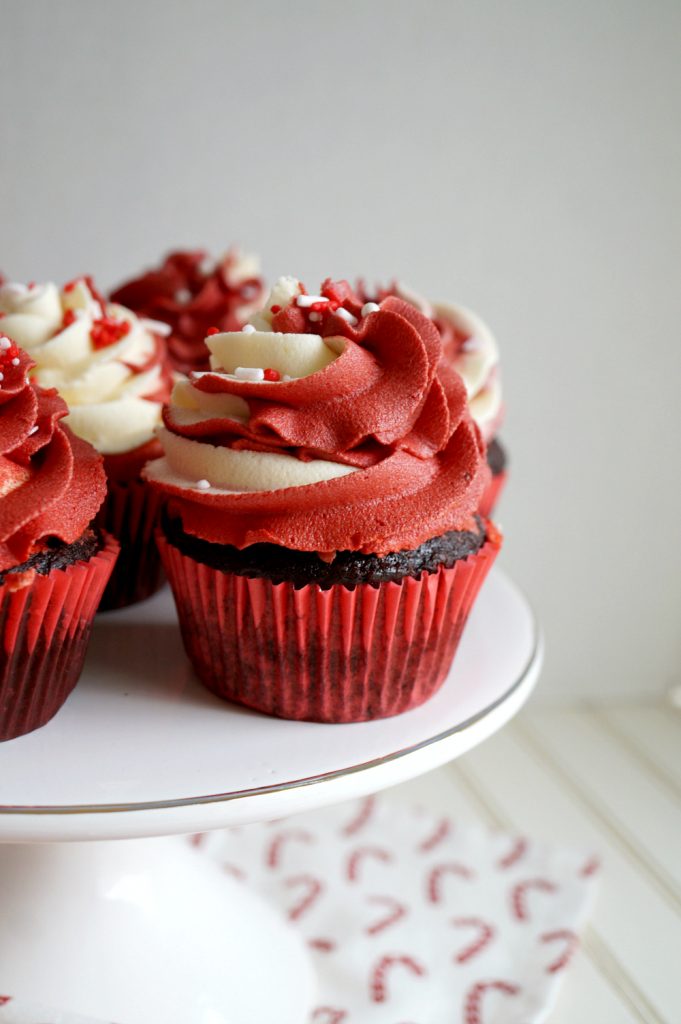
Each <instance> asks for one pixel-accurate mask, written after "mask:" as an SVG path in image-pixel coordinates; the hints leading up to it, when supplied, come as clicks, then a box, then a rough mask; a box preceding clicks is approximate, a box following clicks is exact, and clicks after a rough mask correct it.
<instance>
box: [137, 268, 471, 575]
mask: <svg viewBox="0 0 681 1024" xmlns="http://www.w3.org/2000/svg"><path fill="white" fill-rule="evenodd" d="M206 343H207V345H208V347H209V349H210V351H211V367H212V369H211V370H210V371H208V372H205V373H201V374H194V375H193V376H192V377H191V379H190V380H189V381H183V382H180V383H178V384H177V385H176V386H175V390H174V392H173V396H172V400H171V404H170V407H169V408H168V409H166V411H165V412H164V426H163V428H162V429H161V430H160V432H159V437H160V440H161V444H162V446H163V449H164V453H165V454H164V457H163V458H162V459H159V460H157V461H155V462H152V463H151V464H149V465H148V466H147V468H146V470H145V476H146V478H147V479H148V480H149V482H150V483H151V484H152V485H153V486H155V487H158V488H160V489H162V490H163V491H164V492H165V493H166V494H167V495H169V496H171V498H172V506H173V507H174V508H175V509H176V510H177V511H179V513H180V514H181V518H182V522H183V526H184V529H185V530H186V531H187V532H189V533H192V534H195V535H197V536H199V537H202V538H203V539H205V540H208V541H212V542H216V543H226V544H232V545H235V546H236V547H246V546H247V545H250V544H253V543H257V542H271V543H275V544H280V545H282V546H284V547H288V548H293V549H296V550H303V551H320V552H334V551H339V550H353V551H361V552H364V553H376V554H379V555H380V554H386V553H387V552H390V551H399V550H404V549H409V548H414V547H417V546H418V545H419V544H421V543H422V542H423V541H425V540H427V539H429V538H431V537H434V536H436V535H438V534H441V533H444V532H446V531H447V530H454V529H462V528H465V527H466V526H468V525H469V524H470V522H471V517H472V515H473V514H474V512H475V510H476V508H477V506H478V501H479V498H480V494H481V492H482V490H483V488H484V485H485V483H486V479H487V468H486V465H485V453H484V443H483V441H482V438H481V436H480V432H479V430H478V429H477V427H476V426H475V424H474V423H473V421H472V420H471V417H470V415H469V413H468V409H467V402H466V390H465V387H464V384H463V381H462V380H461V378H460V376H459V375H458V374H457V373H456V372H454V370H453V369H452V367H451V365H450V363H449V362H448V361H447V360H446V359H444V358H443V354H442V341H441V339H440V336H439V334H438V332H437V330H436V329H435V327H434V325H433V323H432V322H431V321H430V320H429V319H428V318H426V317H424V316H423V315H422V314H421V313H420V312H419V311H418V310H417V309H415V308H414V306H413V305H411V304H409V303H407V302H404V301H403V300H401V299H398V298H394V297H390V298H387V299H386V300H384V301H383V302H382V303H381V304H380V306H379V305H378V304H376V303H363V302H362V300H361V299H359V298H358V297H357V295H356V294H355V293H354V292H353V291H352V289H351V288H350V286H349V285H348V284H347V283H346V282H344V281H342V282H335V283H334V282H331V281H330V280H327V281H325V282H324V284H323V286H322V288H321V292H320V294H319V295H318V296H311V295H307V294H306V293H305V290H304V288H303V286H302V285H301V284H300V283H299V282H298V281H296V280H295V279H294V278H282V279H281V280H280V281H279V282H278V284H277V285H276V286H275V288H274V289H273V292H272V294H271V296H270V298H269V300H268V303H267V305H266V307H265V308H264V309H263V310H262V312H260V313H258V314H256V315H255V316H254V317H252V319H251V321H250V323H249V324H248V325H246V327H245V328H244V330H243V331H240V332H228V333H215V334H213V335H211V336H209V337H208V338H207V339H206Z"/></svg>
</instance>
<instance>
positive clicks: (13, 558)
mask: <svg viewBox="0 0 681 1024" xmlns="http://www.w3.org/2000/svg"><path fill="white" fill-rule="evenodd" d="M32 366H33V362H32V360H31V359H30V357H29V356H28V355H27V353H26V352H24V351H22V350H21V349H19V348H18V347H17V346H16V345H15V344H14V343H13V342H12V341H11V339H9V338H8V337H7V336H6V335H4V334H0V572H4V571H5V570H7V569H14V568H16V567H17V566H19V565H23V563H24V562H26V561H27V560H28V559H29V558H30V557H31V556H32V555H33V554H35V553H36V552H38V551H40V550H41V549H42V548H43V547H44V546H45V544H46V542H47V541H48V540H49V539H50V538H57V539H58V540H62V541H64V542H65V543H67V544H71V543H73V542H74V541H76V540H78V538H79V537H81V536H82V534H83V533H84V532H85V530H86V529H87V527H88V526H89V524H90V523H91V521H92V520H93V518H94V516H95V514H96V513H97V511H98V509H99V507H100V505H101V504H102V501H103V500H104V496H105V493H106V477H105V474H104V469H103V465H102V457H101V456H100V455H98V454H97V452H96V451H95V450H94V448H92V447H91V446H90V445H89V444H87V442H85V441H83V440H81V439H80V438H78V437H76V436H75V435H74V434H73V433H72V432H71V430H69V428H68V426H66V425H65V424H64V422H63V421H64V418H65V417H66V414H67V412H68V410H67V407H66V403H65V402H64V401H63V399H62V398H61V397H60V396H59V395H58V394H57V392H56V391H54V390H45V389H44V388H41V387H40V386H38V385H37V384H35V382H33V381H30V380H29V370H30V369H31V367H32Z"/></svg>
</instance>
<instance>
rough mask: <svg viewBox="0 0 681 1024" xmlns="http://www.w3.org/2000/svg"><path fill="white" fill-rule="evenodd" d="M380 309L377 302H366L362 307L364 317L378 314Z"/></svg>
mask: <svg viewBox="0 0 681 1024" xmlns="http://www.w3.org/2000/svg"><path fill="white" fill-rule="evenodd" d="M380 308H381V307H380V306H379V304H378V303H377V302H365V303H364V305H363V306H362V316H369V313H378V311H379V309H380Z"/></svg>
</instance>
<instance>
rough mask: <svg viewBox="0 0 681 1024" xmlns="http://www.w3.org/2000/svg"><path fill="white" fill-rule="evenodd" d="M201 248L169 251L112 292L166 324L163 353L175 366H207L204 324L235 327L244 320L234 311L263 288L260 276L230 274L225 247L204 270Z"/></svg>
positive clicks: (232, 265) (232, 259)
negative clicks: (158, 262)
mask: <svg viewBox="0 0 681 1024" xmlns="http://www.w3.org/2000/svg"><path fill="white" fill-rule="evenodd" d="M205 261H206V253H205V252H204V251H203V250H201V249H197V250H193V251H188V252H185V251H178V252H171V253H170V254H169V255H168V256H166V258H165V260H164V261H163V263H162V264H161V266H160V267H158V268H155V269H154V270H149V271H147V272H146V273H145V274H142V275H141V276H140V277H136V278H134V279H133V280H131V281H128V282H126V283H125V284H123V285H121V286H120V287H119V288H117V289H116V291H114V292H113V293H112V294H111V299H112V301H113V302H118V303H120V304H121V305H122V306H127V308H128V309H132V310H133V311H134V312H135V313H137V314H138V316H145V317H149V318H150V319H152V320H160V321H161V322H163V323H166V324H168V326H169V327H170V328H171V334H170V336H169V337H168V355H169V357H170V361H171V363H172V365H173V366H174V368H175V369H176V370H179V372H180V373H189V372H190V371H191V370H205V369H208V349H207V348H206V346H205V344H204V338H205V337H206V334H207V333H208V330H209V328H211V327H217V328H219V330H221V331H238V330H240V329H241V327H242V326H243V320H242V319H241V317H240V316H239V311H240V310H241V309H243V308H244V307H245V306H246V307H248V306H249V305H252V304H254V303H256V302H257V301H258V300H259V299H260V298H261V296H262V294H263V281H262V279H261V278H260V277H249V278H245V279H239V278H238V275H236V276H235V272H236V267H237V261H238V257H237V255H236V254H235V253H234V252H229V253H227V255H226V256H225V257H224V258H223V259H222V260H220V261H219V262H218V263H217V264H216V266H215V268H214V269H212V270H211V271H210V272H206V271H205V270H204V269H202V267H203V265H205Z"/></svg>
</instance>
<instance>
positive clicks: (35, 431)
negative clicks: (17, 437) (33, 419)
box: [28, 423, 38, 437]
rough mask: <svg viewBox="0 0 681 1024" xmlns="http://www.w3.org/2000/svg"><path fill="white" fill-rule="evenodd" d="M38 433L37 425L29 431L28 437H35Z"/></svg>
mask: <svg viewBox="0 0 681 1024" xmlns="http://www.w3.org/2000/svg"><path fill="white" fill-rule="evenodd" d="M37 433H38V424H37V423H36V425H35V426H34V427H31V429H30V430H29V432H28V436H29V437H33V435H34V434H37Z"/></svg>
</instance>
